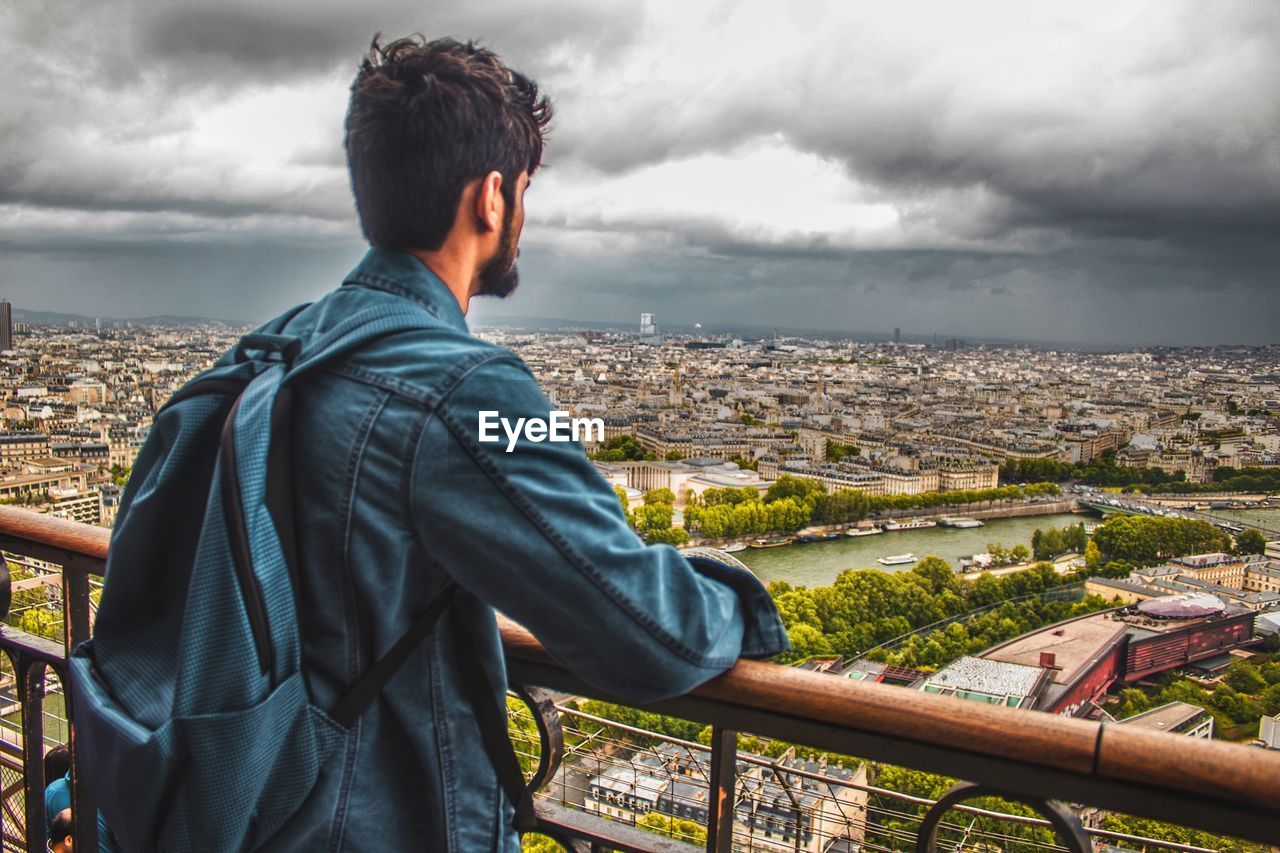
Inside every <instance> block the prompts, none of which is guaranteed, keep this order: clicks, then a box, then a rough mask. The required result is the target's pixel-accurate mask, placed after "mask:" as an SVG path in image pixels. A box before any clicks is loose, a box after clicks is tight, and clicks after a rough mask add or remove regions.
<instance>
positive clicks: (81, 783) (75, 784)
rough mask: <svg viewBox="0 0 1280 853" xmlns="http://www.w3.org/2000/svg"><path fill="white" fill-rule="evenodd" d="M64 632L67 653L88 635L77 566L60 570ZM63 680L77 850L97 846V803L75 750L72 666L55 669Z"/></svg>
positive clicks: (84, 581) (85, 584)
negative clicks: (59, 669)
mask: <svg viewBox="0 0 1280 853" xmlns="http://www.w3.org/2000/svg"><path fill="white" fill-rule="evenodd" d="M62 602H63V634H64V637H65V639H66V648H67V657H68V658H70V657H71V650H72V649H74V648H75V647H76V646H77V645H79V644H80V643H81V642H83V641H84V640H87V639H89V575H88V574H87V573H86V572H83V571H80V570H79V569H68V568H66V567H63V570H62ZM58 677H59V678H60V679H61V680H62V695H63V697H64V699H65V701H66V711H67V748H68V749H69V750H70V751H71V813H72V814H73V815H74V816H75V841H74V849H76V850H97V849H98V806H97V803H95V802H94V801H93V794H91V793H90V792H89V785H88V783H86V782H85V778H84V774H83V773H81V772H80V762H79V760H78V757H77V752H76V726H75V715H74V713H73V712H72V709H71V699H72V692H73V691H74V690H75V685H73V684H72V683H71V668H70V667H66V668H65V669H64V670H63V671H62V672H60V673H58Z"/></svg>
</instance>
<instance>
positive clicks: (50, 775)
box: [44, 743, 71, 785]
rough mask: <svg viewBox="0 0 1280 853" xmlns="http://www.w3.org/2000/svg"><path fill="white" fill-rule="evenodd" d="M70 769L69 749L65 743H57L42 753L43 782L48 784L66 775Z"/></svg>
mask: <svg viewBox="0 0 1280 853" xmlns="http://www.w3.org/2000/svg"><path fill="white" fill-rule="evenodd" d="M70 769H71V751H70V750H69V749H67V745H66V744H65V743H62V744H58V745H57V746H55V747H54V748H53V749H51V750H49V751H48V752H46V753H45V754H44V783H45V784H46V785H48V784H49V783H50V782H53V781H55V780H57V779H61V778H62V777H63V776H66V775H67V771H68V770H70Z"/></svg>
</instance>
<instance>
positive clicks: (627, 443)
mask: <svg viewBox="0 0 1280 853" xmlns="http://www.w3.org/2000/svg"><path fill="white" fill-rule="evenodd" d="M646 455H651V454H646V453H645V450H644V448H643V447H641V446H640V444H639V442H637V441H636V438H635V436H633V435H615V436H614V437H613V438H610V439H608V440H606V441H605V443H604V446H603V447H601V448H600V449H599V450H597V451H596V452H595V453H593V454H591V458H592V459H595V460H597V461H600V462H628V461H635V460H638V459H644V458H646Z"/></svg>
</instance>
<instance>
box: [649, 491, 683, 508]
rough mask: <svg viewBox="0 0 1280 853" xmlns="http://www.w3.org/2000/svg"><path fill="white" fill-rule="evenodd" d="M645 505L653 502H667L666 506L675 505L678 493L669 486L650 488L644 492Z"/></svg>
mask: <svg viewBox="0 0 1280 853" xmlns="http://www.w3.org/2000/svg"><path fill="white" fill-rule="evenodd" d="M644 503H645V506H649V505H652V504H665V505H666V506H675V503H676V493H675V492H673V491H671V490H670V489H668V488H665V487H664V488H661V489H650V490H649V491H647V492H645V493H644Z"/></svg>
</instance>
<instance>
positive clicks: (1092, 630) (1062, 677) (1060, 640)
mask: <svg viewBox="0 0 1280 853" xmlns="http://www.w3.org/2000/svg"><path fill="white" fill-rule="evenodd" d="M1114 614H1115V611H1110V610H1108V611H1104V612H1102V613H1094V614H1091V615H1089V616H1085V617H1083V618H1080V619H1072V620H1070V621H1067V622H1059V623H1058V624H1056V625H1051V626H1048V627H1047V628H1046V629H1045V630H1042V631H1035V632H1033V633H1030V634H1024V635H1023V636H1021V637H1015V638H1014V639H1012V640H1010V641H1009V642H1007V643H1004V644H1002V645H999V646H996V647H995V648H992V649H988V650H987V651H985V652H983V653H982V656H983V657H984V658H986V659H987V660H991V661H1004V662H1006V663H1016V664H1022V665H1024V666H1029V667H1039V666H1040V655H1041V653H1042V652H1048V653H1050V654H1052V655H1053V657H1054V666H1055V667H1058V669H1055V670H1053V676H1052V681H1053V683H1054V684H1067V683H1069V682H1070V681H1071V680H1072V679H1074V678H1075V677H1076V676H1077V675H1078V674H1079V673H1080V671H1081V670H1082V669H1084V668H1085V667H1087V666H1089V665H1090V664H1092V663H1093V662H1094V660H1096V659H1097V657H1098V655H1099V654H1100V653H1101V652H1102V651H1103V650H1105V649H1106V648H1107V647H1108V646H1110V645H1111V641H1112V640H1113V639H1115V638H1116V637H1117V636H1119V635H1120V634H1122V633H1124V631H1125V630H1126V629H1128V628H1129V625H1128V623H1126V622H1124V621H1122V620H1120V619H1117V618H1115V615H1114Z"/></svg>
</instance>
